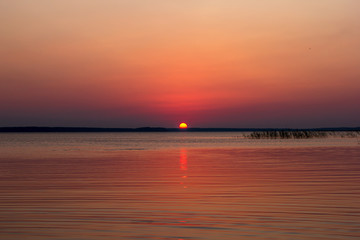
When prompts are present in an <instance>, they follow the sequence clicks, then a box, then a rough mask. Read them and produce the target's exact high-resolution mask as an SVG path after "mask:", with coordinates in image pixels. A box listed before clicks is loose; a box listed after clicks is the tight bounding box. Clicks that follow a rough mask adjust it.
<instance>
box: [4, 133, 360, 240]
mask: <svg viewBox="0 0 360 240" xmlns="http://www.w3.org/2000/svg"><path fill="white" fill-rule="evenodd" d="M359 238H360V142H359V139H358V138H341V137H331V138H327V139H311V140H251V139H246V138H244V137H243V136H242V135H241V133H186V132H185V133H106V134H104V133H88V134H75V133H71V134H65V133H61V134H57V133H44V134H0V239H9V240H12V239H14V240H15V239H34V240H35V239H36V240H38V239H40V240H41V239H77V240H79V239H84V240H85V239H86V240H89V239H176V240H180V239H184V240H185V239H359Z"/></svg>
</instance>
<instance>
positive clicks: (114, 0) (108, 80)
mask: <svg viewBox="0 0 360 240" xmlns="http://www.w3.org/2000/svg"><path fill="white" fill-rule="evenodd" d="M359 9H360V1H358V0H317V1H313V0H292V1H289V0H272V1H268V0H256V1H254V0H243V1H242V0H227V1H226V0H192V1H189V0H185V1H184V0H182V1H179V0H172V1H169V0H141V1H140V0H72V1H70V0H69V1H67V0H65V1H64V0H52V1H48V0H22V1H20V0H19V1H17V0H16V1H14V0H0V126H75V127H81V126H86V127H144V126H154V127H156V126H161V127H177V126H178V124H179V123H180V122H186V123H188V125H189V127H238V128H248V127H292V128H307V127H344V126H345V127H354V126H360V110H359V104H360V94H359V92H360V65H359V63H360V14H359Z"/></svg>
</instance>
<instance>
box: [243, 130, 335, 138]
mask: <svg viewBox="0 0 360 240" xmlns="http://www.w3.org/2000/svg"><path fill="white" fill-rule="evenodd" d="M327 136H328V133H327V132H323V131H263V132H252V133H251V134H250V135H249V136H248V137H250V138H254V139H264V138H266V139H267V138H275V139H291V138H294V139H307V138H325V137H327Z"/></svg>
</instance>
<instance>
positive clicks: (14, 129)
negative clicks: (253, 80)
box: [0, 126, 360, 133]
mask: <svg viewBox="0 0 360 240" xmlns="http://www.w3.org/2000/svg"><path fill="white" fill-rule="evenodd" d="M255 131H256V132H266V131H336V132H339V131H346V132H347V131H360V127H334V128H299V129H295V128H188V129H178V128H162V127H141V128H95V127H32V126H30V127H0V133H11V132H39V133H40V132H68V133H70V132H75V133H76V132H78V133H79V132H83V133H86V132H89V133H91V132H255Z"/></svg>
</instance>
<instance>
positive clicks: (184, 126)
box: [179, 123, 188, 129]
mask: <svg viewBox="0 0 360 240" xmlns="http://www.w3.org/2000/svg"><path fill="white" fill-rule="evenodd" d="M187 127H188V125H187V124H186V123H180V125H179V128H181V129H185V128H187Z"/></svg>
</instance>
